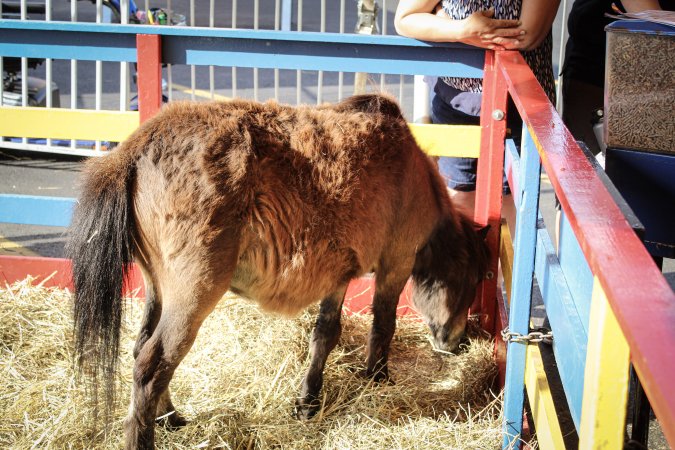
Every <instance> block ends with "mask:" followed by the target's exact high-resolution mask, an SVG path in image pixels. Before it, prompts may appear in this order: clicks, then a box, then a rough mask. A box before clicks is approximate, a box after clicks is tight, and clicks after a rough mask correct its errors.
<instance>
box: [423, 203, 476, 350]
mask: <svg viewBox="0 0 675 450" xmlns="http://www.w3.org/2000/svg"><path fill="white" fill-rule="evenodd" d="M458 225H459V226H458ZM487 231H488V228H487V227H485V228H482V229H476V226H475V225H474V224H473V223H472V222H471V221H470V220H469V219H467V218H465V217H464V216H460V218H459V224H458V223H457V221H454V220H452V219H447V220H445V221H444V222H443V223H441V224H440V226H439V227H438V228H437V229H436V230H435V231H434V233H433V234H432V236H431V238H430V239H429V241H428V242H427V243H426V245H425V246H424V247H423V248H422V249H421V250H420V251H419V252H418V253H417V257H416V260H415V267H414V269H413V282H414V283H413V303H414V304H415V307H416V309H417V310H418V311H419V312H420V313H421V314H422V316H423V317H424V320H425V321H426V322H427V324H428V325H429V328H430V329H431V334H432V337H433V341H434V344H435V346H436V347H437V348H439V349H441V350H445V351H454V350H456V349H457V347H458V346H459V343H460V340H461V339H462V337H463V336H464V331H465V328H466V322H467V314H468V310H469V307H470V306H471V303H472V302H473V299H474V297H475V294H476V288H477V286H478V284H479V283H480V282H481V281H482V280H483V278H484V277H485V274H486V271H487V266H488V260H489V252H488V247H487V245H486V243H485V237H486V235H487Z"/></svg>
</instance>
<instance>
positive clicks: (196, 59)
mask: <svg viewBox="0 0 675 450" xmlns="http://www.w3.org/2000/svg"><path fill="white" fill-rule="evenodd" d="M25 22H30V23H25ZM0 30H2V31H1V32H0V55H2V56H29V57H34V58H57V59H100V60H104V61H120V60H125V61H126V60H132V61H133V60H135V59H136V55H135V48H134V47H135V46H133V47H132V46H130V42H129V41H130V40H131V42H133V39H134V38H135V35H136V34H138V33H141V34H148V35H158V36H162V46H163V50H162V54H163V56H162V62H164V63H169V64H195V65H213V66H226V67H230V66H238V67H258V68H277V69H303V70H327V71H336V72H337V71H344V72H373V73H391V74H403V75H434V76H437V75H445V76H460V77H470V78H480V77H482V75H483V61H484V53H485V51H484V50H483V49H479V48H476V47H471V46H469V45H465V44H460V43H433V44H431V43H427V42H423V41H418V40H415V39H409V38H404V37H401V36H375V35H371V36H366V35H359V34H339V33H311V32H303V33H297V32H285V31H271V30H243V29H236V30H231V29H221V28H204V27H167V26H148V25H115V24H83V23H70V22H38V21H17V20H0ZM130 38H131V39H130ZM120 41H124V45H122V46H121V47H122V48H118V46H120V44H118V42H120ZM450 50H451V51H450Z"/></svg>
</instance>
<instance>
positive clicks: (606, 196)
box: [479, 52, 675, 446]
mask: <svg viewBox="0 0 675 450" xmlns="http://www.w3.org/2000/svg"><path fill="white" fill-rule="evenodd" d="M497 66H498V68H499V71H500V72H501V73H502V74H503V76H504V78H505V80H506V83H507V84H508V88H509V92H510V93H511V95H512V98H513V99H514V102H515V104H516V107H517V108H518V111H519V112H520V115H521V116H522V117H523V121H524V122H525V123H526V124H527V127H528V128H529V130H530V133H531V135H532V138H533V140H534V141H535V144H536V146H537V148H538V149H539V154H540V156H541V159H542V164H543V166H544V168H545V169H546V173H547V175H548V177H549V179H550V180H551V184H552V185H553V187H554V188H555V192H556V194H557V195H558V199H559V200H560V203H561V205H562V208H563V210H564V211H565V213H566V215H567V217H568V219H569V222H570V224H571V226H572V229H573V230H574V233H575V236H576V238H577V240H578V241H579V244H580V246H581V249H582V251H583V253H584V256H585V257H586V260H587V261H588V264H589V266H590V268H591V271H592V272H593V274H595V276H597V277H598V279H599V281H600V284H601V285H602V288H603V289H604V291H605V294H606V295H607V298H608V300H609V303H610V305H611V306H612V310H613V312H614V314H615V315H616V318H617V320H618V322H619V324H620V326H621V329H622V330H623V333H624V335H625V337H626V340H627V341H628V344H629V345H630V350H631V360H632V361H633V364H634V365H635V368H636V370H637V373H638V375H639V377H640V380H641V381H642V384H643V386H644V388H645V391H646V392H647V396H648V397H649V401H650V402H651V405H652V407H653V409H654V412H655V413H656V415H657V417H658V418H659V422H660V424H661V426H662V428H663V431H664V434H665V435H666V437H667V439H668V442H669V443H670V444H671V445H674V446H675V389H674V388H673V382H672V377H673V374H675V358H672V357H671V355H672V348H673V346H674V345H675V293H673V291H672V289H671V288H670V286H669V285H668V283H667V282H666V280H665V278H664V277H663V275H662V274H661V271H660V270H659V268H658V267H657V266H656V264H655V263H654V261H653V260H652V258H651V256H650V255H649V254H648V253H647V250H646V249H645V247H644V246H643V244H642V242H640V240H639V239H638V237H637V236H636V235H635V233H634V232H633V230H632V228H631V226H630V224H629V223H628V222H627V221H626V219H625V218H624V217H623V215H622V214H621V211H620V210H619V208H618V207H617V206H616V204H615V203H614V201H613V200H612V197H611V195H610V193H609V192H608V191H607V189H606V188H605V186H604V184H603V183H602V181H601V180H600V179H599V178H598V177H597V175H596V174H595V170H594V169H593V167H592V166H591V164H590V162H589V161H588V160H587V158H586V156H584V154H583V153H582V151H581V149H580V148H579V146H578V145H577V143H576V141H575V140H574V138H573V137H572V135H571V134H570V132H569V131H568V130H567V128H565V126H564V124H563V122H562V119H561V118H560V116H559V115H558V113H557V112H556V110H555V108H554V107H553V105H551V103H550V102H549V100H548V97H547V96H546V94H545V93H544V91H543V89H542V88H541V86H540V85H539V83H537V81H536V79H535V78H534V77H533V75H532V71H531V70H530V68H529V67H528V66H527V63H526V62H525V60H524V59H523V57H522V56H521V55H520V54H519V53H518V52H501V53H499V54H497ZM479 181H480V179H479ZM663 206H664V208H669V207H672V205H663Z"/></svg>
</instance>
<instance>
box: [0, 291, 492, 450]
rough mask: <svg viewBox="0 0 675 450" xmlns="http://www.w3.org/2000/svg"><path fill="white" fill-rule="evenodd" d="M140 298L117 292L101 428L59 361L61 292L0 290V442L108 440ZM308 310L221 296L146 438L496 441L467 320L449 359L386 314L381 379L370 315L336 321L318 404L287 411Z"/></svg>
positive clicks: (485, 343)
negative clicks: (117, 359)
mask: <svg viewBox="0 0 675 450" xmlns="http://www.w3.org/2000/svg"><path fill="white" fill-rule="evenodd" d="M141 312H142V304H141V303H140V302H139V301H137V300H129V301H128V307H127V314H126V316H127V317H126V321H125V330H124V333H123V340H122V352H123V354H122V361H121V365H120V367H122V371H123V372H122V374H121V385H120V391H119V395H118V399H119V405H118V406H117V409H116V411H115V418H114V422H113V423H112V425H111V427H110V432H109V434H108V437H107V438H106V437H105V435H104V433H103V431H101V428H102V427H100V426H99V427H96V428H95V427H94V426H93V424H92V420H91V418H92V412H93V407H92V405H91V403H90V401H89V400H88V397H87V394H86V392H85V388H84V386H83V383H82V382H81V380H78V379H77V378H76V376H75V373H74V371H73V367H72V357H71V348H72V342H71V337H72V336H71V334H72V333H71V328H72V322H71V318H70V294H69V293H68V292H67V291H63V290H58V289H47V288H43V287H36V286H32V284H31V280H30V279H27V280H24V281H23V282H20V283H16V284H14V285H13V286H11V287H5V288H4V289H0V352H1V357H0V377H2V381H1V382H0V447H2V448H10V447H11V448H120V446H121V445H122V428H121V424H122V420H123V418H124V414H125V413H126V402H127V401H128V397H129V391H130V386H131V385H130V372H131V366H132V357H131V350H132V349H133V343H134V339H135V333H136V331H137V329H138V323H139V320H140V316H141ZM314 312H315V311H311V310H310V311H307V312H305V313H303V314H302V315H301V316H300V317H298V318H297V319H294V320H289V319H280V318H277V317H273V316H269V315H265V314H263V313H261V312H260V311H259V310H258V309H257V308H256V307H255V306H254V305H251V304H249V303H246V302H245V301H243V300H241V299H238V298H237V297H235V296H230V295H228V296H226V297H224V298H223V300H222V301H221V302H220V304H219V306H218V308H217V309H216V311H215V312H214V313H213V314H212V315H211V316H210V317H209V318H208V319H207V321H206V322H205V323H204V325H203V327H202V329H201V332H200V335H199V337H198V339H197V341H196V343H195V345H194V347H193V348H192V350H191V351H190V353H189V354H188V356H187V357H186V359H185V361H183V363H182V364H181V365H180V366H179V368H178V370H177V371H176V374H175V376H174V379H173V381H172V384H171V389H172V394H173V400H174V404H175V405H176V407H177V408H178V409H179V411H181V413H182V414H183V415H184V416H185V417H186V418H187V419H188V420H189V421H190V422H189V424H188V425H187V426H186V427H184V428H182V429H180V430H178V431H166V430H165V429H163V428H161V427H158V428H157V436H156V438H157V446H158V447H159V448H172V449H174V448H176V449H182V448H232V449H235V448H236V449H270V448H279V449H312V450H313V449H425V450H427V449H431V450H433V449H489V448H498V447H499V445H500V442H501V435H500V414H501V400H500V399H499V398H495V396H494V395H493V394H492V392H491V391H490V389H489V387H490V386H491V384H492V381H493V379H494V376H495V374H496V367H495V365H494V363H493V360H492V344H491V342H490V340H489V339H487V338H486V337H485V336H482V335H481V332H480V331H479V330H478V328H477V326H476V325H475V324H473V323H472V322H470V325H469V337H470V339H469V342H468V343H467V344H466V345H464V346H463V348H462V350H461V351H460V352H459V353H458V354H457V355H450V354H442V353H438V352H434V351H433V350H432V349H431V346H430V344H429V342H428V341H427V335H428V334H427V330H426V326H424V325H423V324H421V323H420V322H417V321H415V320H411V319H399V322H398V327H397V331H396V336H395V338H394V342H393V343H392V350H391V356H390V358H391V359H390V373H391V375H392V378H393V380H394V383H393V384H373V383H372V382H370V381H368V380H366V379H364V378H363V377H361V376H360V375H359V372H360V371H361V370H362V369H363V368H364V351H365V349H364V345H365V342H366V337H367V333H368V329H369V325H370V317H368V316H366V315H355V316H348V317H345V318H344V320H343V334H342V338H341V340H340V343H339V344H338V347H337V348H336V349H335V350H334V351H333V353H332V354H331V356H330V358H329V360H328V363H327V366H326V372H325V381H324V400H323V401H324V408H323V410H322V412H321V413H320V414H319V415H318V416H317V417H316V418H314V419H313V420H311V421H308V422H300V421H298V420H296V419H294V418H293V417H292V416H291V412H292V409H293V402H294V399H295V395H296V394H297V392H298V389H299V386H300V382H301V380H302V376H303V375H304V371H305V370H306V367H307V365H308V355H307V348H308V345H307V343H308V339H309V336H310V334H311V330H312V326H313V320H314Z"/></svg>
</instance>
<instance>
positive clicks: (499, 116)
mask: <svg viewBox="0 0 675 450" xmlns="http://www.w3.org/2000/svg"><path fill="white" fill-rule="evenodd" d="M492 118H493V119H495V120H503V119H504V111H502V110H501V109H495V110H494V111H492Z"/></svg>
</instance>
